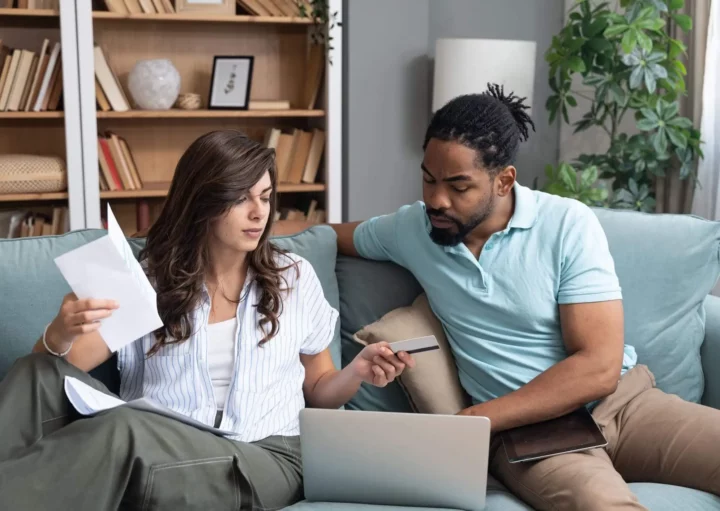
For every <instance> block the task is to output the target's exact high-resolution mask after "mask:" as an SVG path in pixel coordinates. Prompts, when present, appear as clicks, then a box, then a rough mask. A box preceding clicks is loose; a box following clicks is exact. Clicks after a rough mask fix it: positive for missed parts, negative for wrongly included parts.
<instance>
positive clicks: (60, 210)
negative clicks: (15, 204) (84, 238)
mask: <svg viewBox="0 0 720 511" xmlns="http://www.w3.org/2000/svg"><path fill="white" fill-rule="evenodd" d="M69 230H70V217H69V215H68V208H66V207H57V208H52V215H46V214H42V213H34V212H32V211H0V238H28V237H30V236H51V235H55V234H65V233H66V232H68V231H69Z"/></svg>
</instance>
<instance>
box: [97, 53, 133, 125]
mask: <svg viewBox="0 0 720 511" xmlns="http://www.w3.org/2000/svg"><path fill="white" fill-rule="evenodd" d="M93 52H94V61H95V99H96V100H97V104H98V107H99V108H100V110H102V111H103V112H107V111H109V110H115V111H116V112H127V111H128V110H130V101H129V100H128V97H127V95H126V94H125V90H124V89H123V87H122V85H120V80H119V79H118V76H117V74H116V73H115V72H114V71H113V70H112V68H111V67H110V63H109V62H108V59H107V57H106V56H105V53H104V52H103V50H102V48H100V47H99V46H97V45H95V48H94V49H93Z"/></svg>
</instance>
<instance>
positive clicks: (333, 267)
mask: <svg viewBox="0 0 720 511" xmlns="http://www.w3.org/2000/svg"><path fill="white" fill-rule="evenodd" d="M595 213H596V214H597V216H598V217H599V219H600V221H601V224H602V225H603V228H604V230H605V232H606V235H607V237H608V242H609V244H610V249H611V252H612V254H613V257H614V260H615V265H616V270H617V273H618V276H619V278H620V283H621V286H622V288H623V296H624V309H625V336H626V340H627V342H628V343H629V344H632V345H633V346H634V347H635V348H636V350H637V353H638V357H639V362H640V363H642V364H646V365H648V366H649V367H650V369H651V370H652V371H653V372H654V374H655V376H656V379H657V384H658V386H659V387H660V388H662V389H663V390H665V391H666V392H669V393H673V394H677V395H679V396H681V397H683V398H684V399H687V400H690V401H694V402H701V403H703V404H705V405H708V406H713V407H715V408H720V373H718V372H717V367H718V366H720V298H717V297H714V296H710V295H709V293H710V291H711V289H712V288H713V287H714V285H715V283H716V281H717V279H718V275H720V224H718V223H715V222H709V221H705V220H702V219H699V218H694V217H691V216H680V215H649V214H643V213H635V212H625V211H611V210H604V209H597V210H595ZM103 235H105V231H102V230H83V231H75V232H72V233H69V234H66V235H62V236H50V237H39V238H26V239H17V240H0V291H1V292H0V379H2V378H3V376H4V375H5V374H6V373H7V370H8V369H9V367H10V366H11V365H12V363H13V362H14V361H15V360H16V359H17V358H18V357H21V356H23V355H25V354H27V353H29V352H30V350H31V347H32V345H33V344H34V342H35V341H36V339H37V338H38V337H39V336H40V335H41V334H42V331H43V328H44V326H45V325H46V324H47V323H48V322H49V321H50V320H51V319H52V318H53V316H54V315H55V314H56V312H57V309H58V306H59V304H60V302H61V299H62V297H63V295H64V294H65V293H67V292H69V288H68V286H67V284H66V283H65V281H64V280H63V278H62V276H61V275H60V273H59V271H58V270H57V268H56V266H55V265H54V263H53V258H54V257H57V256H58V255H60V254H62V253H64V252H66V251H68V250H70V249H72V248H75V247H77V246H80V245H82V244H84V243H86V242H88V241H91V240H93V239H97V238H98V237H100V236H103ZM129 242H130V244H131V246H132V248H133V250H134V251H135V253H136V254H137V253H138V252H139V250H140V248H141V247H142V245H143V240H142V239H129ZM274 242H275V243H276V244H278V245H279V246H280V247H282V248H285V249H287V250H290V251H293V252H295V253H298V254H300V255H302V256H303V257H305V258H306V259H308V260H309V261H310V263H311V264H312V265H313V267H314V268H315V270H316V272H317V274H318V276H319V278H320V282H321V284H322V287H323V290H324V292H325V295H326V297H327V299H328V301H329V302H330V303H331V304H332V305H333V306H334V307H336V308H338V309H339V311H340V321H339V323H338V325H337V329H336V337H335V339H334V340H333V343H332V345H331V351H332V355H333V359H334V360H335V363H336V365H345V364H347V363H348V362H349V361H350V360H352V358H353V357H354V356H355V355H356V354H357V353H358V351H359V350H360V349H361V346H359V345H358V344H357V343H356V342H355V341H353V334H355V333H356V332H357V331H358V330H360V329H361V328H363V327H364V326H366V325H368V324H371V323H373V322H375V321H377V320H378V319H380V318H381V317H383V316H384V315H385V314H386V313H388V312H390V311H391V310H394V309H396V308H398V307H404V306H407V305H409V304H410V303H412V301H413V300H414V299H415V298H416V297H417V296H418V295H419V294H420V293H421V292H422V289H421V288H420V286H419V284H418V283H417V281H415V279H414V278H413V277H412V276H411V275H410V274H409V273H408V272H407V271H405V270H404V269H402V268H400V267H397V266H395V265H393V264H391V263H380V262H370V261H364V260H360V259H356V258H349V257H343V256H337V254H336V248H335V243H336V238H335V234H334V231H333V230H332V229H330V228H329V227H327V226H316V227H313V228H311V229H309V230H306V231H304V232H301V233H297V234H295V235H291V236H282V237H275V238H274ZM93 375H94V376H95V377H97V378H99V379H101V380H102V381H103V382H104V383H105V384H106V385H107V386H108V387H109V388H110V389H115V390H116V389H117V388H118V373H117V369H116V367H115V360H114V359H111V360H109V361H108V362H106V363H105V364H103V365H102V366H100V367H98V368H97V369H95V370H94V371H93ZM346 408H348V409H353V410H373V411H399V412H411V411H412V409H411V408H410V405H409V401H408V398H407V396H406V395H405V394H404V390H403V389H402V387H401V386H400V385H398V384H397V383H393V384H390V385H388V386H387V387H385V388H382V389H379V388H375V387H371V386H366V385H364V386H363V387H362V388H361V389H360V391H359V392H358V394H357V395H356V396H355V397H354V398H353V399H352V401H350V403H348V404H347V406H346ZM719 453H720V451H719ZM718 455H720V454H718ZM630 486H631V488H632V490H633V491H634V492H635V493H636V494H637V495H638V497H639V499H640V501H641V503H643V504H644V505H645V506H646V507H648V508H649V509H651V510H659V511H664V510H668V511H669V510H673V511H674V510H677V509H683V510H684V511H693V510H697V511H701V510H702V511H713V510H715V511H720V498H718V497H716V496H713V495H709V494H707V493H703V492H700V491H696V490H692V489H688V488H681V487H674V486H668V485H662V484H653V483H646V482H631V483H630ZM288 509H291V510H293V511H320V510H334V511H361V510H363V511H364V510H367V511H395V510H397V511H400V510H401V509H402V510H404V511H408V510H409V509H410V508H398V507H394V506H373V505H364V504H359V503H336V502H333V503H321V502H307V501H305V502H300V503H298V504H296V505H294V506H291V507H290V508H288ZM486 509H488V510H489V511H496V510H501V511H515V510H529V509H531V508H530V507H528V506H526V505H525V504H524V503H522V502H521V501H519V500H518V499H517V498H515V497H514V496H513V495H512V494H510V493H509V492H508V491H507V490H506V489H504V488H503V486H502V485H501V484H499V483H498V482H497V481H494V480H493V479H492V478H490V479H489V483H488V497H487V505H486Z"/></svg>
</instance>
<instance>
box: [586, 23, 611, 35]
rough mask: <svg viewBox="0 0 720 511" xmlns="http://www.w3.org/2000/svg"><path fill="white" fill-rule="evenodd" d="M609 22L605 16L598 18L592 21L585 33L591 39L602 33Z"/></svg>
mask: <svg viewBox="0 0 720 511" xmlns="http://www.w3.org/2000/svg"><path fill="white" fill-rule="evenodd" d="M607 26H608V24H607V21H606V20H605V19H603V18H599V19H596V20H595V21H593V22H592V23H590V26H589V27H588V29H587V31H586V32H585V35H586V36H587V37H588V39H591V38H593V37H595V36H596V35H598V34H600V33H601V32H603V31H604V30H605V29H606V28H607Z"/></svg>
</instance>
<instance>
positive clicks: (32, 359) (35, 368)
mask: <svg viewBox="0 0 720 511" xmlns="http://www.w3.org/2000/svg"><path fill="white" fill-rule="evenodd" d="M65 363H67V362H65V361H64V360H62V359H60V358H58V357H55V356H53V355H49V354H47V353H30V354H29V355H25V356H24V357H21V358H19V359H17V360H16V361H15V363H14V364H13V365H12V367H11V368H10V371H9V372H8V375H7V377H8V378H11V377H13V376H16V377H18V376H24V375H30V374H32V375H35V374H46V373H51V374H56V373H57V370H58V368H59V366H60V365H62V364H65Z"/></svg>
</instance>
